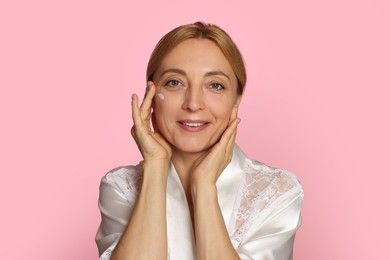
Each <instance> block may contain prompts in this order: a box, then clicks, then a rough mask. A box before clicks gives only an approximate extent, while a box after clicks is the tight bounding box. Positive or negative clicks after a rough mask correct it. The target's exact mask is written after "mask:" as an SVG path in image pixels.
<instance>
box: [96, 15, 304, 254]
mask: <svg viewBox="0 0 390 260" xmlns="http://www.w3.org/2000/svg"><path fill="white" fill-rule="evenodd" d="M147 81H148V82H147V90H146V94H145V97H144V100H143V102H142V104H141V106H140V107H139V106H138V104H139V102H138V97H137V95H135V94H134V95H133V96H132V116H133V122H134V126H133V128H132V131H131V132H132V136H133V138H134V139H135V141H136V143H137V145H138V148H139V150H140V152H141V153H142V156H143V159H144V160H143V162H142V163H140V164H139V165H137V166H127V167H119V168H116V169H114V170H112V171H111V172H109V173H108V174H107V175H106V176H105V177H104V178H103V179H102V182H101V186H100V198H99V208H100V211H101V215H102V222H101V225H100V227H99V230H98V233H97V236H96V242H97V245H98V248H99V254H100V255H101V257H100V259H278V260H280V259H292V250H293V241H294V235H295V232H296V230H297V229H298V227H299V226H300V206H301V201H302V197H303V192H302V188H301V185H300V184H299V182H298V181H297V179H296V178H295V176H294V175H293V174H291V173H289V172H287V171H284V170H279V169H274V168H270V167H268V166H266V165H264V164H262V163H259V162H257V161H254V160H250V159H248V158H247V157H246V156H245V154H244V153H243V152H242V151H241V150H240V149H239V147H238V146H237V145H235V137H236V134H237V125H238V124H239V122H240V119H239V118H238V115H237V110H238V106H239V104H240V101H241V97H242V94H243V90H244V87H245V83H246V72H245V66H244V62H243V60H242V57H241V54H240V52H239V50H238V49H237V47H236V45H235V44H234V42H233V41H232V40H231V38H230V37H229V36H228V34H226V32H224V31H223V30H222V29H220V28H219V27H217V26H215V25H210V24H204V23H200V22H198V23H195V24H189V25H184V26H180V27H178V28H176V29H174V30H172V31H171V32H169V33H168V34H167V35H165V36H164V37H163V38H162V39H161V40H160V42H159V43H158V44H157V46H156V48H155V50H154V51H153V53H152V55H151V58H150V61H149V64H148V68H147ZM151 125H152V126H153V127H152V126H151Z"/></svg>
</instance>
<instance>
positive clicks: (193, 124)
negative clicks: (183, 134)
mask: <svg viewBox="0 0 390 260" xmlns="http://www.w3.org/2000/svg"><path fill="white" fill-rule="evenodd" d="M178 123H179V125H180V126H181V128H182V129H184V130H186V131H190V132H197V131H201V130H203V129H204V128H206V127H207V125H208V124H209V122H206V121H189V120H188V121H187V120H186V121H178Z"/></svg>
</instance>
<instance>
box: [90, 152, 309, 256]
mask: <svg viewBox="0 0 390 260" xmlns="http://www.w3.org/2000/svg"><path fill="white" fill-rule="evenodd" d="M141 184H142V168H141V167H140V166H126V167H119V168H116V169H113V170H112V171H110V172H109V173H107V175H106V176H104V177H103V178H102V181H101V184H100V196H99V208H100V212H101V217H102V220H101V224H100V227H99V230H98V232H97V234H96V243H97V246H98V249H99V255H100V258H99V259H101V260H107V259H110V255H111V252H112V250H113V249H114V248H115V246H116V244H117V243H118V240H119V238H120V237H121V235H122V233H123V232H124V230H125V228H126V226H127V223H128V220H129V217H130V215H131V213H132V210H133V208H134V205H135V202H136V199H137V196H138V192H139V190H140V187H141ZM217 190H218V202H219V206H220V208H221V211H222V215H223V218H224V221H225V224H226V228H227V230H228V233H229V235H230V240H231V242H232V244H233V246H234V248H235V249H236V251H237V253H238V254H239V256H240V258H241V259H261V260H290V259H293V243H294V237H295V232H296V231H297V229H298V228H299V226H300V224H301V215H300V208H301V203H302V199H303V190H302V187H301V185H300V183H299V181H298V180H297V178H296V177H295V176H294V175H293V174H292V173H290V172H287V171H285V170H280V169H275V168H271V167H268V166H266V165H265V164H262V163H259V162H257V161H254V160H250V159H248V158H247V157H246V156H245V154H244V153H243V152H242V151H241V150H240V148H239V147H238V146H237V145H236V146H235V148H234V152H233V157H232V161H231V163H230V164H229V165H228V166H227V167H226V169H225V170H224V171H223V172H222V174H221V175H220V177H219V179H218V181H217ZM166 199H167V211H166V212H167V213H166V214H167V239H168V259H171V260H176V259H177V260H183V259H185V260H192V259H196V250H195V240H194V234H193V229H192V224H191V216H190V213H189V208H188V204H187V199H186V196H185V193H184V190H183V187H182V185H181V182H180V180H179V177H178V175H177V173H176V170H175V168H174V166H173V164H172V163H171V167H170V171H169V175H168V180H167V197H166Z"/></svg>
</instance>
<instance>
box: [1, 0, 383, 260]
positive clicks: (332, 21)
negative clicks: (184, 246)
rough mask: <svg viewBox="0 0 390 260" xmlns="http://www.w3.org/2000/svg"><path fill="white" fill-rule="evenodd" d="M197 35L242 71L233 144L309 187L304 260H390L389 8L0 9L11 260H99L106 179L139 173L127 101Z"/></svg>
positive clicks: (205, 4)
mask: <svg viewBox="0 0 390 260" xmlns="http://www.w3.org/2000/svg"><path fill="white" fill-rule="evenodd" d="M270 2H272V3H270ZM197 20H204V21H207V22H212V23H216V24H218V25H220V26H221V27H223V28H225V29H226V30H227V31H228V32H229V33H230V34H231V36H232V37H233V39H234V40H235V41H236V43H237V44H238V46H239V47H240V49H241V50H242V53H243V55H244V57H245V60H246V64H247V68H248V78H249V79H248V85H247V90H246V93H245V97H244V101H243V104H242V106H241V107H240V111H239V112H240V117H241V118H242V122H241V125H240V128H239V136H238V138H237V139H238V140H237V142H238V143H239V144H240V146H241V147H242V148H243V149H244V150H245V151H246V153H247V154H248V155H250V156H251V157H252V158H256V159H258V160H260V161H263V162H265V163H267V164H269V165H273V166H276V167H280V168H285V169H289V170H290V171H293V172H294V173H296V174H297V175H298V177H299V179H300V181H301V182H302V184H303V186H304V188H305V200H304V205H303V209H302V214H303V226H302V227H301V229H300V230H299V231H298V233H297V237H296V247H295V259H298V260H313V259H316V260H329V259H332V260H338V259H348V260H349V259H390V253H389V249H388V248H389V238H388V234H389V233H390V228H389V219H390V213H389V211H388V210H386V211H385V209H386V208H387V209H388V208H389V202H388V199H389V195H390V194H389V191H388V187H389V184H388V183H389V181H390V177H389V173H390V172H389V166H388V165H387V164H388V162H389V160H390V156H389V154H390V152H389V147H390V138H389V133H390V126H389V121H390V120H389V118H390V116H389V111H390V107H389V97H390V93H389V89H390V47H389V46H390V3H389V1H386V0H371V1H368V0H361V1H359V0H354V1H344V0H343V1H335V0H332V1H329V0H328V1H310V0H307V1H302V0H297V1H231V2H229V3H228V1H210V0H198V1H192V2H189V1H184V0H180V1H179V0H176V1H140V2H138V3H136V4H135V3H134V2H133V3H131V1H75V0H72V1H69V0H68V1H41V0H38V1H18V0H16V1H1V3H0V37H1V40H0V45H1V48H0V86H1V90H0V99H1V100H0V120H1V121H0V122H1V128H0V129H1V135H0V152H1V156H0V160H1V164H0V167H1V184H0V192H1V194H0V195H1V196H0V200H1V204H0V205H1V221H0V230H1V236H0V239H1V242H0V245H1V246H0V247H1V258H2V259H50V260H51V259H56V260H65V259H97V249H96V246H95V243H94V235H95V232H96V229H97V227H98V224H99V221H100V215H99V211H98V208H97V199H98V186H99V181H100V178H101V177H102V176H103V175H104V174H105V173H106V172H107V171H108V170H110V169H112V168H114V167H116V166H119V165H127V164H134V163H136V162H138V160H139V159H140V155H139V154H138V152H137V149H136V146H135V144H134V142H133V141H132V139H131V136H130V134H129V132H130V127H131V125H132V123H131V111H130V95H131V93H132V92H136V93H138V94H141V95H142V94H143V91H144V87H145V82H144V80H145V76H144V75H145V68H146V63H147V60H148V57H149V55H150V53H151V51H152V48H153V46H154V45H155V44H156V42H157V40H158V39H159V38H160V37H161V36H162V35H163V34H164V33H166V32H167V31H168V30H170V29H172V28H173V27H176V26H177V25H180V24H183V23H190V22H194V21H197Z"/></svg>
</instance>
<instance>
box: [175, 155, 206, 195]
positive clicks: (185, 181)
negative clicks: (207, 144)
mask: <svg viewBox="0 0 390 260" xmlns="http://www.w3.org/2000/svg"><path fill="white" fill-rule="evenodd" d="M205 153H207V151H202V152H197V153H187V152H183V151H175V150H173V151H172V162H173V165H174V166H175V169H176V172H177V175H178V176H179V179H180V181H181V183H182V185H183V188H184V191H185V192H186V194H188V193H190V190H191V171H192V169H193V165H194V163H195V161H196V160H198V159H199V158H200V157H202V156H204V155H205Z"/></svg>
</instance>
